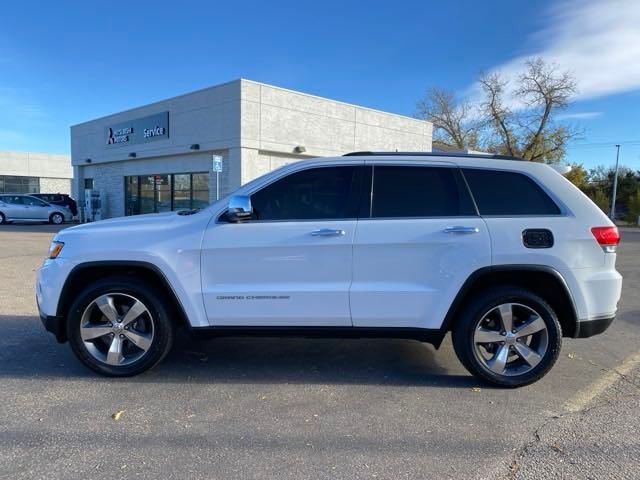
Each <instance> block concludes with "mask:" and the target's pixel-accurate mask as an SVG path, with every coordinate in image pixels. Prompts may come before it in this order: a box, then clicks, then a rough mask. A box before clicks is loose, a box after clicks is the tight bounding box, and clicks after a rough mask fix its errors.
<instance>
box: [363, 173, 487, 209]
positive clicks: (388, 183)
mask: <svg viewBox="0 0 640 480" xmlns="http://www.w3.org/2000/svg"><path fill="white" fill-rule="evenodd" d="M373 178H374V180H373V206H372V210H371V212H372V216H373V217H387V218H388V217H454V216H461V215H475V214H476V213H475V211H474V208H473V204H472V202H471V199H470V198H469V194H468V192H467V191H466V189H465V188H463V187H464V185H463V183H462V179H461V178H460V174H459V172H458V171H457V170H454V169H452V168H440V167H404V166H398V167H391V166H389V167H387V166H376V167H374V171H373Z"/></svg>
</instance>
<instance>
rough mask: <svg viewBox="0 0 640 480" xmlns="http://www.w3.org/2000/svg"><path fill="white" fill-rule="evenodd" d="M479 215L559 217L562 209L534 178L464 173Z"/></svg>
mask: <svg viewBox="0 0 640 480" xmlns="http://www.w3.org/2000/svg"><path fill="white" fill-rule="evenodd" d="M462 171H463V173H464V176H465V178H466V179H467V182H468V184H469V188H471V193H472V194H473V197H474V199H475V201H476V205H477V206H478V210H479V211H480V215H558V214H559V213H560V209H559V208H558V206H557V205H556V204H555V202H554V201H553V200H552V199H551V198H550V197H549V195H547V194H546V193H545V192H544V190H542V188H540V186H539V185H538V184H537V183H536V182H534V181H533V180H532V179H530V178H529V177H527V176H526V175H523V174H521V173H517V172H505V171H499V170H480V169H474V168H468V169H463V170H462Z"/></svg>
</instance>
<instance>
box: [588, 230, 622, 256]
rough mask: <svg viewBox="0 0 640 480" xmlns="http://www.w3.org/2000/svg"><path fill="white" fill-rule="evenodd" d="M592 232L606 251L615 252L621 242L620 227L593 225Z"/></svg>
mask: <svg viewBox="0 0 640 480" xmlns="http://www.w3.org/2000/svg"><path fill="white" fill-rule="evenodd" d="M591 233H593V236H594V237H595V239H596V242H598V244H599V245H600V246H601V247H602V249H603V250H604V251H605V252H607V253H615V251H616V247H617V246H618V244H619V243H620V233H619V232H618V227H593V228H592V229H591Z"/></svg>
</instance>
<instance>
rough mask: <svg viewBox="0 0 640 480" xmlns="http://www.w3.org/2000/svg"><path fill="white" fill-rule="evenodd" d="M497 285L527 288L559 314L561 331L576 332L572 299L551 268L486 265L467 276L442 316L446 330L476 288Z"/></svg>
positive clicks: (566, 332) (570, 335) (564, 334)
mask: <svg viewBox="0 0 640 480" xmlns="http://www.w3.org/2000/svg"><path fill="white" fill-rule="evenodd" d="M498 285H515V286H518V287H522V288H526V289H529V290H531V291H533V292H534V293H536V294H537V295H539V296H540V297H542V298H543V299H544V300H545V301H547V302H548V303H549V305H551V307H552V308H553V310H554V311H555V312H556V315H557V316H558V321H559V322H560V326H561V327H562V335H563V336H565V337H573V336H574V335H575V334H576V323H577V321H578V317H577V314H576V310H575V306H574V303H573V299H572V297H571V294H570V293H569V290H568V288H567V285H566V283H565V281H564V279H563V278H562V277H561V276H560V274H559V273H557V272H556V271H555V270H552V269H527V268H526V267H525V268H522V269H511V268H509V269H505V270H495V269H486V270H482V271H479V272H476V274H474V275H472V276H471V277H469V279H468V280H467V282H465V284H464V285H463V287H462V289H461V290H460V293H458V296H457V297H456V299H455V300H454V302H453V304H452V305H451V307H450V308H449V311H448V312H447V316H446V318H445V324H444V325H445V328H446V330H451V328H452V327H453V325H454V324H455V322H456V319H457V318H458V314H459V313H460V311H461V310H462V308H464V306H465V305H466V304H467V303H468V300H469V299H470V298H472V297H473V296H474V295H475V294H477V293H478V292H479V291H481V290H484V289H486V288H491V287H495V286H498Z"/></svg>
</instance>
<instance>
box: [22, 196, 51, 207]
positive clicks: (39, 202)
mask: <svg viewBox="0 0 640 480" xmlns="http://www.w3.org/2000/svg"><path fill="white" fill-rule="evenodd" d="M22 201H23V203H24V204H25V205H34V206H36V207H39V206H42V205H46V204H47V203H46V202H43V201H42V200H40V199H39V198H35V197H22Z"/></svg>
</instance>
